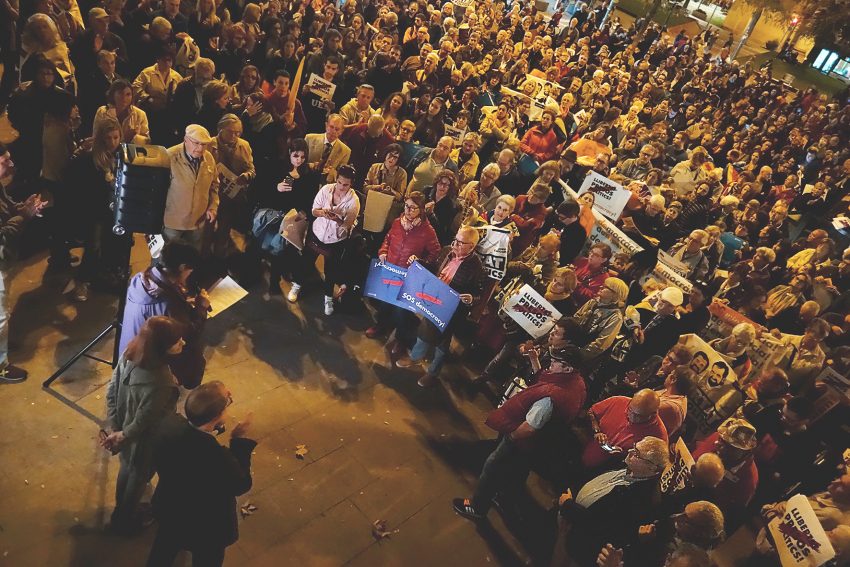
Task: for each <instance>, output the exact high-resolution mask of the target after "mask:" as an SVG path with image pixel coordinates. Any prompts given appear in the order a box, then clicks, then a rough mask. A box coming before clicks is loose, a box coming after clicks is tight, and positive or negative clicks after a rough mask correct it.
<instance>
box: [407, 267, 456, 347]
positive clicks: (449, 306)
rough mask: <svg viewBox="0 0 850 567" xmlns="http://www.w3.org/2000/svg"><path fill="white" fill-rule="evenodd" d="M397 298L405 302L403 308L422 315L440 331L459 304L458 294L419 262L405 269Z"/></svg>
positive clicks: (444, 327) (444, 328)
mask: <svg viewBox="0 0 850 567" xmlns="http://www.w3.org/2000/svg"><path fill="white" fill-rule="evenodd" d="M398 299H399V301H402V302H404V303H405V304H406V307H405V309H409V310H411V311H413V312H414V313H418V314H420V315H422V316H423V317H425V319H427V320H428V321H430V322H431V323H433V324H434V326H435V327H437V329H439V330H440V331H445V330H446V326H447V325H448V324H449V321H451V319H452V316H453V315H454V314H455V310H456V309H457V306H458V305H459V304H460V294H458V292H456V291H455V290H453V289H452V288H451V287H449V286H448V285H447V284H446V283H444V282H443V281H442V280H440V278H438V277H437V276H435V275H434V274H432V273H431V272H429V271H428V270H426V269H425V267H424V266H423V265H422V264H420V263H419V262H413V263H412V264H411V265H410V267H409V268H408V269H407V275H406V276H405V278H404V284H403V285H402V287H401V291H399V294H398Z"/></svg>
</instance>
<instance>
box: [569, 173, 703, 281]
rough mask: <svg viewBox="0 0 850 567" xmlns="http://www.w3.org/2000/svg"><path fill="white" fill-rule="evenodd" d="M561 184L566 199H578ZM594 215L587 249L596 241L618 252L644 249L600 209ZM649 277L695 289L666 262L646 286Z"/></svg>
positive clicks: (632, 252) (657, 266) (632, 251)
mask: <svg viewBox="0 0 850 567" xmlns="http://www.w3.org/2000/svg"><path fill="white" fill-rule="evenodd" d="M559 183H560V184H561V189H562V190H563V192H564V197H565V198H566V199H571V200H573V201H575V200H577V199H578V194H577V193H576V192H575V191H573V190H572V188H571V187H569V186H568V185H567V184H566V183H564V182H563V181H560V180H559ZM591 212H593V217H594V219H596V223H595V224H594V225H593V229H592V230H591V231H590V235H589V236H588V238H587V242H586V243H585V250H587V249H589V248H590V247H591V246H592V245H593V244H595V243H596V242H602V243H604V244H607V245H608V246H610V247H611V251H612V252H613V253H614V254H616V253H618V252H625V253H626V254H629V255H630V256H631V255H632V254H634V253H635V252H638V251H639V250H643V248H642V247H641V246H640V245H638V243H637V242H635V241H634V240H632V239H631V238H629V237H628V236H627V235H626V233H625V232H623V231H622V230H620V229H619V228H617V227H616V226H615V225H614V223H612V222H611V221H609V220H608V219H607V218H605V216H604V215H603V214H602V213H600V212H599V211H597V210H595V209H592V211H591ZM649 279H654V280H656V281H657V282H658V284H659V285H660V287H666V286H669V285H674V286H676V287H678V288H679V289H681V290H682V291H683V292H684V293H690V292H691V290H692V289H693V285H692V284H691V282H690V281H688V280H687V279H686V278H684V277H682V276H681V275H679V274H678V273H676V271H675V270H673V269H672V268H670V267H669V266H667V265H666V264H665V263H664V262H662V261H659V262H658V264H657V265H656V266H655V270H654V271H653V272H652V274H650V275H649V276H647V279H644V280H643V281H642V282H641V285H644V286H646V285H647V282H648V280H649Z"/></svg>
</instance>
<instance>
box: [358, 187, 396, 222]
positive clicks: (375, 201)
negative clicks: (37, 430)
mask: <svg viewBox="0 0 850 567" xmlns="http://www.w3.org/2000/svg"><path fill="white" fill-rule="evenodd" d="M394 199H395V198H394V197H393V196H392V195H390V194H389V193H382V192H380V191H369V192H368V193H367V194H366V207H365V208H364V210H363V230H366V231H369V232H383V231H384V228H385V227H386V226H387V216H388V215H389V213H390V209H391V208H392V206H393V201H394Z"/></svg>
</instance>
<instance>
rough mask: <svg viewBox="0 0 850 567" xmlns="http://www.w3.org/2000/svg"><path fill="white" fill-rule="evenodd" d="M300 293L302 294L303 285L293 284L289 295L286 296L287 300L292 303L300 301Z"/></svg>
mask: <svg viewBox="0 0 850 567" xmlns="http://www.w3.org/2000/svg"><path fill="white" fill-rule="evenodd" d="M299 293H301V285H300V284H297V283H293V284H292V287H291V288H289V293H287V294H286V299H288V300H289V302H290V303H295V302H296V301H298V294H299Z"/></svg>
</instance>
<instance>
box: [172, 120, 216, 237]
mask: <svg viewBox="0 0 850 567" xmlns="http://www.w3.org/2000/svg"><path fill="white" fill-rule="evenodd" d="M212 141H213V139H212V137H211V136H210V133H209V132H208V131H207V129H206V128H204V127H203V126H199V125H197V124H190V125H189V126H187V127H186V131H185V135H184V137H183V143H181V144H177V145H176V146H172V147H170V148H168V157H169V160H170V161H171V185H169V187H168V196H167V197H166V201H165V216H164V218H163V229H162V236H163V238H165V241H166V242H172V241H175V240H178V241H182V242H185V243H186V244H189V245H191V246H192V247H194V248H195V249H196V250H199V251H200V249H201V244H202V240H203V236H204V227H205V225H206V224H207V223H209V224H213V223H214V222H215V219H216V217H217V216H218V203H219V199H218V174H217V172H216V168H215V159H213V156H212V154H211V153H210V152H209V150H208V148H209V147H210V144H212Z"/></svg>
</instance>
